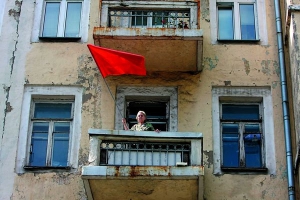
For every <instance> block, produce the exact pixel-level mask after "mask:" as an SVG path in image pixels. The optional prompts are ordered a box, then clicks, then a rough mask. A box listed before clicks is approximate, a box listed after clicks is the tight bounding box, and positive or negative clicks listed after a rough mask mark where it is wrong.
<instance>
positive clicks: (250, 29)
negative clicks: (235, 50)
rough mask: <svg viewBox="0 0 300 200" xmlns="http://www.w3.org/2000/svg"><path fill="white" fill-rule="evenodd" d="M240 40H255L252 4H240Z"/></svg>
mask: <svg viewBox="0 0 300 200" xmlns="http://www.w3.org/2000/svg"><path fill="white" fill-rule="evenodd" d="M240 15H241V37H242V40H255V38H256V34H255V20H254V5H253V4H252V5H251V4H249V5H242V4H241V5H240Z"/></svg>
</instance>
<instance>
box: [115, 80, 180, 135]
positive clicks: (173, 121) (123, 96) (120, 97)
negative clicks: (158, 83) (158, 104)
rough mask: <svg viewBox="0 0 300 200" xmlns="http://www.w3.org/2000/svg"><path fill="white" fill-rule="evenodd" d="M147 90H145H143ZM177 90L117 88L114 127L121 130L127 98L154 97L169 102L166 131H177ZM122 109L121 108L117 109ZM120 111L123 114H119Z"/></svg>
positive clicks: (168, 88) (144, 98) (143, 98)
mask: <svg viewBox="0 0 300 200" xmlns="http://www.w3.org/2000/svg"><path fill="white" fill-rule="evenodd" d="M145 91H147V92H145ZM177 95H178V91H177V88H176V87H125V86H119V87H118V88H117V97H116V109H115V129H116V130H123V124H122V117H123V116H126V114H125V112H126V111H125V110H126V102H127V101H128V100H147V99H153V98H156V99H157V100H159V99H161V100H162V101H166V99H168V104H169V113H168V114H169V116H167V117H168V124H167V127H168V131H171V132H176V131H177V128H178V127H177V126H178V125H177V116H178V96H177ZM119 109H122V110H119ZM120 112H122V114H123V116H121V115H120Z"/></svg>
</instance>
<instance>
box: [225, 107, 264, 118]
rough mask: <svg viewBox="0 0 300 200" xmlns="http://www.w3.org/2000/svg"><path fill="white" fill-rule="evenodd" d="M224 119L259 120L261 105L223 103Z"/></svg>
mask: <svg viewBox="0 0 300 200" xmlns="http://www.w3.org/2000/svg"><path fill="white" fill-rule="evenodd" d="M222 119H226V120H259V119H260V117H259V105H232V104H223V105H222Z"/></svg>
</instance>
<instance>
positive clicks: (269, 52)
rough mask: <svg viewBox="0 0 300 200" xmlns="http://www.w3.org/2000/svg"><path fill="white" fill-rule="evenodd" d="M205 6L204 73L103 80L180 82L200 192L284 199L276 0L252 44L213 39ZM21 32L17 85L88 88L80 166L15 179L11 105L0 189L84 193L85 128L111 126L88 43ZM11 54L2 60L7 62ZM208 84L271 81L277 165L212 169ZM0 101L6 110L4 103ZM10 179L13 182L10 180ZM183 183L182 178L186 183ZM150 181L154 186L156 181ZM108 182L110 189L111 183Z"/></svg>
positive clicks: (181, 118)
mask: <svg viewBox="0 0 300 200" xmlns="http://www.w3.org/2000/svg"><path fill="white" fill-rule="evenodd" d="M98 3H99V1H92V3H91V15H90V30H89V32H90V34H89V43H93V39H92V29H93V27H94V26H97V25H98V21H99V19H98V16H99V11H98V8H99V5H98ZM33 4H34V3H33V2H31V1H24V2H23V6H24V8H27V12H26V13H27V14H26V16H25V14H24V21H23V23H22V25H23V26H25V25H26V26H27V27H29V26H28V23H29V24H30V23H32V22H31V19H33V17H32V16H33V7H34V5H33ZM23 6H22V9H23ZM208 8H209V1H208V0H206V1H202V2H201V28H202V29H203V30H204V36H203V39H204V41H203V44H204V46H203V49H204V54H203V65H204V69H203V71H202V72H201V73H198V74H190V73H183V72H153V71H152V72H149V73H148V74H147V76H146V77H135V76H120V77H108V78H106V81H107V83H108V85H109V87H110V89H111V91H112V92H113V94H115V91H116V88H117V87H118V86H121V85H124V86H126V85H130V86H143V87H145V86H152V87H155V86H175V87H178V131H182V132H185V131H191V132H193V131H195V132H202V133H203V137H204V143H203V145H204V147H203V148H204V152H205V153H204V164H205V176H204V177H205V178H204V197H205V199H207V200H214V199H230V200H240V199H255V200H256V199H286V198H287V180H286V179H287V175H286V166H285V150H284V136H283V124H282V113H281V93H280V83H279V68H278V59H277V46H276V37H275V28H274V26H275V24H274V22H275V20H274V13H273V10H274V8H273V1H271V0H268V1H266V8H267V11H266V12H267V14H266V16H268V18H267V25H268V26H267V27H266V28H267V30H268V38H269V45H267V46H259V45H255V44H247V45H245V44H233V45H229V44H227V45H225V44H224V45H211V43H210V41H211V39H210V30H209V29H210V24H209V20H210V16H209V10H208ZM25 20H26V23H25ZM23 30H28V28H27V29H26V28H25V27H24V29H23ZM24 35H25V36H26V37H25V38H26V40H25V38H23V36H22V39H21V38H18V40H17V41H18V42H19V43H18V45H20V43H22V42H23V43H25V41H26V42H27V43H26V45H25V44H24V46H21V47H22V49H24V50H25V54H23V52H22V54H21V53H20V55H19V56H20V58H19V61H18V64H19V65H18V66H20V69H18V70H21V71H18V73H20V75H19V76H20V77H18V79H16V80H19V85H21V83H22V84H23V83H24V81H25V82H26V84H37V85H44V84H46V85H52V84H53V85H82V86H83V87H84V89H85V91H84V95H83V107H82V128H81V132H82V133H81V142H80V153H79V165H80V166H79V170H78V173H75V174H70V173H44V174H41V173H26V174H20V175H18V176H15V178H14V179H13V178H11V177H14V174H13V172H12V170H13V168H14V161H13V160H12V159H11V158H15V153H16V146H15V144H16V143H17V142H16V139H17V135H18V124H16V123H18V122H19V120H15V119H19V116H20V113H19V112H16V115H14V116H12V115H11V116H8V115H7V114H6V118H5V119H9V120H7V121H9V123H10V124H8V125H10V126H8V125H6V126H7V127H11V129H10V131H8V130H5V132H4V133H6V134H10V138H5V137H2V138H3V139H2V140H3V141H5V145H10V146H5V152H3V153H2V154H1V155H4V153H5V156H6V158H5V159H4V160H2V159H1V166H2V165H3V164H2V163H5V165H8V166H6V170H5V171H4V172H2V170H1V173H3V174H4V173H7V175H5V174H4V175H5V176H7V180H8V186H5V184H6V183H7V182H3V181H1V186H2V185H3V186H5V187H4V189H7V190H5V192H4V194H5V197H9V196H11V197H12V199H22V198H23V199H86V195H85V191H84V188H83V183H82V179H81V178H80V167H81V166H82V165H87V157H88V151H89V138H88V134H87V133H88V128H101V129H113V127H114V113H115V112H114V110H115V105H114V102H113V101H112V98H111V96H110V94H109V92H108V90H107V87H106V85H105V83H104V81H103V79H102V77H101V75H100V74H99V72H98V69H97V67H96V65H95V63H94V61H93V59H92V58H91V55H90V53H89V52H88V49H87V47H86V44H80V43H50V42H49V43H47V42H42V43H32V44H31V45H29V44H28V42H29V35H30V31H29V32H28V33H27V32H26V33H24ZM1 39H2V38H1ZM12 51H13V49H12V50H11V52H12ZM11 52H10V55H11ZM27 52H28V53H27ZM25 56H26V58H25ZM165 56H166V57H167V56H170V55H165ZM9 58H10V57H9ZM8 60H9V59H7V61H6V62H7V63H9V62H8ZM22 67H23V68H22ZM24 67H25V68H26V69H25V71H24V74H23V71H22V69H23V70H24ZM213 86H270V87H271V88H272V97H273V109H274V110H273V111H274V116H273V117H274V121H275V123H274V125H275V127H274V130H275V132H274V136H275V139H276V140H275V147H276V151H275V152H274V153H275V155H276V159H277V160H276V168H277V173H276V174H275V175H232V174H226V175H222V176H215V175H213V173H212V170H213V168H212V166H213V162H212V160H213V159H212V156H213V145H212V142H213V138H212V105H211V99H212V94H211V90H212V87H213ZM22 91H23V90H22V89H19V88H17V89H16V91H15V92H16V94H15V95H14V96H10V97H11V98H12V97H14V98H15V99H9V101H8V102H11V104H10V105H12V107H13V108H18V106H21V100H20V99H21V96H22V95H21V94H22ZM2 93H3V94H5V96H6V94H7V92H6V90H5V91H4V90H3V91H2ZM13 100H15V101H16V103H15V102H14V101H13ZM17 103H18V104H17ZM1 106H2V110H3V104H1ZM14 110H15V109H13V111H14ZM17 110H20V109H19V108H18V109H17ZM1 113H2V112H1ZM8 117H11V118H8ZM13 117H14V119H13ZM2 118H3V117H2ZM7 141H8V143H7ZM1 143H3V142H1ZM2 149H4V148H2ZM8 158H10V159H8ZM6 162H7V163H8V164H7V163H6ZM1 175H2V174H1ZM8 176H9V177H10V179H9V178H8ZM1 177H2V176H1ZM12 182H14V187H13V188H12V184H13V183H12ZM182 185H183V187H184V186H185V184H184V183H183V184H182ZM103 187H106V186H103ZM152 187H153V188H154V185H153V186H152ZM0 188H2V187H0ZM106 189H107V190H110V189H111V188H106ZM155 190H156V189H155ZM41 191H42V192H41ZM109 192H114V189H111V191H107V193H109ZM123 192H124V193H123V194H121V195H122V196H125V197H126V196H127V195H129V194H128V193H129V192H130V191H127V190H125V189H124V190H123ZM153 192H158V194H159V193H163V192H164V191H163V190H161V189H158V190H157V191H153ZM1 194H2V192H1ZM182 195H183V194H182ZM186 195H187V196H189V195H191V194H186ZM4 199H8V198H4ZM107 199H109V198H107Z"/></svg>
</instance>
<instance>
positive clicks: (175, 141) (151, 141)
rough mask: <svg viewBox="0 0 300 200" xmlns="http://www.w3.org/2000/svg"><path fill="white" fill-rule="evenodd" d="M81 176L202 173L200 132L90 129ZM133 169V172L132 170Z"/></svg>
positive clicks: (194, 174) (185, 174)
mask: <svg viewBox="0 0 300 200" xmlns="http://www.w3.org/2000/svg"><path fill="white" fill-rule="evenodd" d="M89 135H90V153H89V166H84V167H83V168H82V176H113V177H118V176H132V175H133V174H134V176H199V175H203V173H204V172H203V166H202V134H201V133H194V132H160V133H156V132H154V131H151V132H150V131H121V130H100V129H90V130H89ZM133 172H134V173H133Z"/></svg>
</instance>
